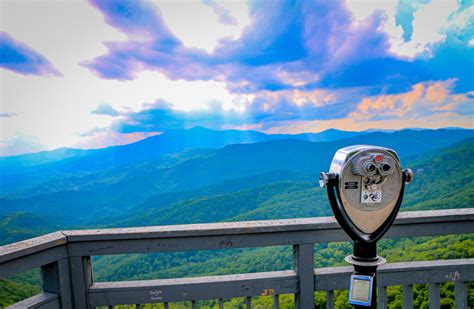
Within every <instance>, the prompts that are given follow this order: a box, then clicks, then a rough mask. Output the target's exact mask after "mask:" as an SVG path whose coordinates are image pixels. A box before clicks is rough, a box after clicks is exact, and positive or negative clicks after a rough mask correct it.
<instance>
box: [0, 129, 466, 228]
mask: <svg viewBox="0 0 474 309" xmlns="http://www.w3.org/2000/svg"><path fill="white" fill-rule="evenodd" d="M211 133H212V134H218V136H220V135H219V133H216V132H211ZM231 133H232V134H233V132H231ZM232 134H231V136H232ZM239 134H240V133H239ZM471 136H473V131H471V130H421V131H420V130H402V131H396V132H393V133H384V132H372V133H367V134H363V135H357V136H353V137H351V138H347V139H341V140H335V141H329V142H310V141H305V140H298V139H277V140H270V141H265V142H258V143H241V144H231V145H227V146H224V147H222V148H218V149H208V150H202V149H201V150H199V149H194V150H187V151H184V152H179V153H177V154H165V155H161V156H160V157H159V158H158V159H153V160H147V161H142V162H139V163H134V164H129V165H125V166H119V167H110V168H105V169H103V170H100V171H97V172H94V171H86V172H84V171H83V169H82V168H81V166H77V164H78V162H80V161H77V160H71V159H66V160H63V161H60V162H58V163H55V164H59V163H61V165H62V166H61V167H65V166H67V168H68V169H70V172H69V173H65V172H64V171H61V170H59V172H58V170H55V169H54V164H45V165H44V166H42V165H40V166H37V167H32V168H31V169H26V170H29V172H30V173H32V174H33V173H34V175H36V176H37V177H38V179H39V180H41V181H40V182H38V183H35V182H31V179H32V178H34V177H33V176H30V175H28V176H27V177H26V176H25V177H24V176H23V175H14V176H4V177H3V178H2V179H3V181H4V183H5V185H8V186H10V189H11V190H12V191H11V192H10V193H8V195H6V194H4V195H3V198H1V199H0V213H10V212H18V211H20V212H33V213H37V214H45V215H49V216H51V215H52V216H63V217H69V219H68V220H71V219H73V220H74V221H76V222H81V220H85V221H88V220H91V219H94V218H98V217H102V216H112V215H119V214H120V213H121V212H123V211H125V210H127V209H130V208H131V207H134V206H137V205H139V204H140V203H142V202H144V201H145V200H147V199H148V198H150V197H152V196H155V195H159V194H166V193H169V194H173V193H179V192H184V191H190V190H191V191H192V190H202V189H203V188H205V187H209V186H220V185H221V184H224V183H226V182H227V183H228V182H229V181H230V180H232V179H239V178H248V177H258V175H266V176H265V177H262V178H260V180H258V181H257V182H255V185H264V184H268V183H271V182H275V181H285V180H297V179H308V177H313V178H316V177H317V175H318V173H319V172H320V171H322V170H327V168H328V167H329V163H330V161H331V158H332V156H333V154H334V152H335V151H336V150H337V149H339V148H342V147H344V146H347V145H353V144H374V145H380V146H386V147H389V148H393V149H395V150H396V151H397V152H398V153H399V155H400V156H401V158H402V161H403V160H406V159H407V158H409V157H411V156H416V155H419V154H421V153H427V152H430V151H433V150H435V149H439V148H441V147H446V146H448V145H450V144H453V143H456V142H459V141H461V140H464V139H466V138H469V137H471ZM239 140H242V139H239ZM79 159H80V160H82V159H84V157H80V158H79ZM74 169H76V170H77V171H75V170H74ZM277 171H281V172H280V173H279V174H278V173H276V172H277ZM48 173H49V174H48ZM298 175H299V176H298ZM239 186H240V187H241V188H244V187H245V186H243V185H237V186H236V187H239ZM227 192H229V191H227ZM203 193H204V192H203Z"/></svg>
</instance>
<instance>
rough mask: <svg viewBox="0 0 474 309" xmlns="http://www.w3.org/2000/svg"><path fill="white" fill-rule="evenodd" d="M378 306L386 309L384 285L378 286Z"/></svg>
mask: <svg viewBox="0 0 474 309" xmlns="http://www.w3.org/2000/svg"><path fill="white" fill-rule="evenodd" d="M377 296H378V299H377V300H378V308H379V309H387V308H388V304H387V303H388V299H387V287H386V286H381V285H379V286H378V293H377Z"/></svg>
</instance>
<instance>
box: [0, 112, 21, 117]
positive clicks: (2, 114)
mask: <svg viewBox="0 0 474 309" xmlns="http://www.w3.org/2000/svg"><path fill="white" fill-rule="evenodd" d="M16 116H18V115H17V114H16V113H13V112H9V113H0V118H13V117H16Z"/></svg>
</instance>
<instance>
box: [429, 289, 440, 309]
mask: <svg viewBox="0 0 474 309" xmlns="http://www.w3.org/2000/svg"><path fill="white" fill-rule="evenodd" d="M428 294H429V295H428V299H429V306H430V309H439V308H441V296H440V286H439V283H430V284H428Z"/></svg>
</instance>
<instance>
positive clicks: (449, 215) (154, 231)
mask: <svg viewBox="0 0 474 309" xmlns="http://www.w3.org/2000/svg"><path fill="white" fill-rule="evenodd" d="M462 221H467V222H473V221H474V208H464V209H446V210H431V211H412V212H401V213H399V214H398V216H397V219H396V220H395V223H394V228H395V230H398V229H397V228H396V227H397V226H406V225H413V224H416V225H418V224H423V223H426V224H432V223H435V224H436V223H445V222H462ZM439 227H440V225H438V228H439ZM328 229H339V225H338V223H337V222H336V220H335V218H334V217H319V218H302V219H284V220H262V221H243V222H224V223H208V224H186V225H167V226H150V227H136V228H115V229H93V230H75V231H63V233H64V234H65V235H66V236H67V239H68V242H77V241H99V240H125V239H133V240H136V239H147V238H153V239H154V238H176V237H189V236H194V237H196V236H197V237H203V236H212V235H240V234H257V233H278V232H291V231H312V230H328ZM472 229H474V228H471V229H469V230H472ZM419 232H420V233H422V232H423V231H419ZM440 232H441V233H442V232H443V231H440ZM399 233H400V231H398V232H397V233H396V234H399ZM416 234H417V233H415V235H416Z"/></svg>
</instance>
